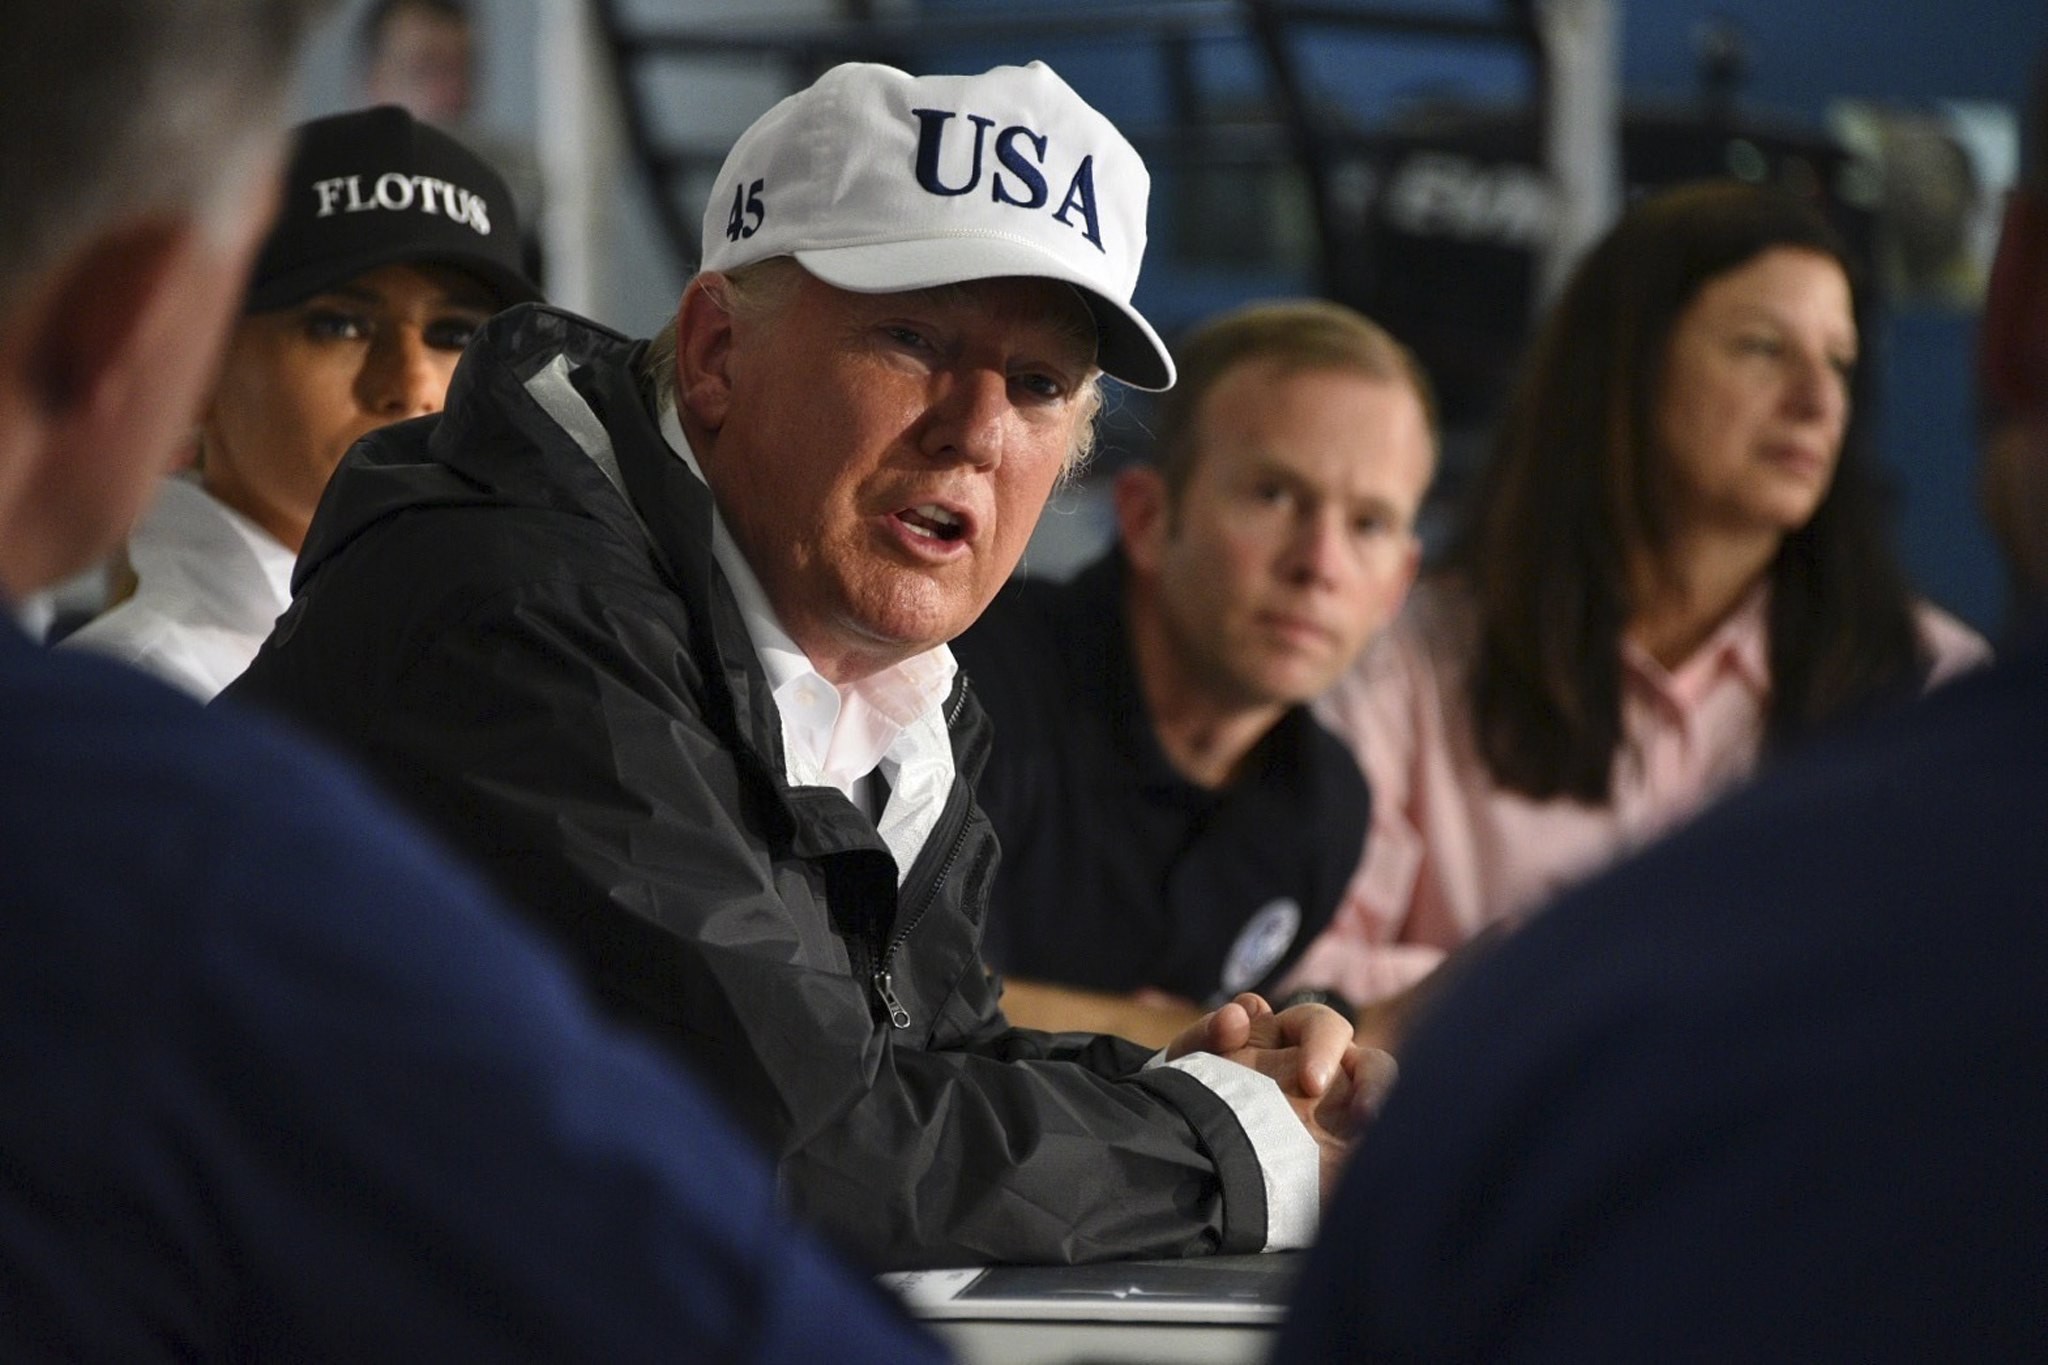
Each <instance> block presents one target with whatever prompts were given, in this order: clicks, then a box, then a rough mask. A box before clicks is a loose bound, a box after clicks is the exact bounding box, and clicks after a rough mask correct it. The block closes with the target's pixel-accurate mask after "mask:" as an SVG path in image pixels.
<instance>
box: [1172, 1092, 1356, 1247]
mask: <svg viewBox="0 0 2048 1365" xmlns="http://www.w3.org/2000/svg"><path fill="white" fill-rule="evenodd" d="M1165 1065H1166V1066H1169V1067H1172V1068H1173V1069H1174V1070H1176V1071H1182V1072H1185V1073H1186V1074H1188V1075H1190V1076H1193V1077H1194V1078H1195V1079H1196V1080H1198V1081H1200V1082H1201V1083H1202V1084H1204V1085H1206V1086H1208V1087H1209V1089H1210V1090H1211V1091H1213V1092H1214V1093H1215V1095H1216V1097H1217V1098H1218V1099H1221V1100H1222V1101H1223V1102H1224V1103H1225V1104H1227V1105H1229V1106H1230V1112H1231V1113H1232V1114H1234V1115H1236V1116H1237V1121H1238V1123H1239V1125H1240V1126H1241V1127H1243V1129H1244V1132H1245V1136H1246V1137H1247V1138H1248V1139H1250V1141H1251V1144H1252V1150H1253V1151H1254V1152H1255V1153H1257V1154H1258V1159H1259V1174H1260V1175H1261V1176H1262V1177H1263V1178H1264V1180H1265V1185H1266V1244H1265V1246H1264V1247H1262V1248H1260V1249H1261V1250H1263V1251H1293V1250H1296V1249H1297V1248H1300V1247H1305V1246H1308V1245H1309V1244H1310V1243H1312V1242H1314V1241H1315V1238H1316V1224H1317V1219H1318V1217H1319V1216H1320V1212H1321V1209H1322V1153H1321V1151H1320V1150H1319V1149H1318V1148H1317V1147H1316V1140H1315V1139H1314V1138H1312V1137H1310V1136H1309V1133H1308V1130H1307V1129H1306V1128H1304V1127H1302V1123H1301V1119H1300V1117H1299V1116H1298V1115H1297V1114H1296V1113H1295V1112H1294V1106H1293V1105H1291V1104H1289V1103H1288V1102H1287V1096H1286V1095H1285V1094H1284V1093H1282V1091H1281V1089H1280V1087H1279V1085H1278V1084H1277V1083H1276V1082H1275V1081H1274V1080H1273V1078H1272V1077H1270V1076H1266V1075H1262V1074H1260V1073H1259V1072H1257V1071H1254V1070H1252V1069H1251V1068H1250V1067H1248V1066H1239V1065H1238V1064H1237V1063H1236V1062H1233V1061H1229V1060H1227V1059H1225V1058H1222V1057H1217V1056H1213V1055H1211V1054H1209V1053H1206V1052H1196V1053H1190V1054H1189V1055H1188V1056H1185V1057H1182V1058H1179V1059H1178V1060H1176V1061H1171V1062H1167V1063H1165Z"/></svg>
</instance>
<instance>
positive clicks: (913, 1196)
mask: <svg viewBox="0 0 2048 1365" xmlns="http://www.w3.org/2000/svg"><path fill="white" fill-rule="evenodd" d="M1148 185H1149V179H1148V176H1147V174H1146V171H1145V167H1144V163H1143V162H1142V161H1140V160H1139V158H1138V155H1137V153H1136V152H1135V151H1134V150H1133V149H1132V148H1131V146H1130V144H1129V143H1128V142H1126V141H1125V140H1124V138H1123V136H1122V135H1121V134H1119V133H1118V132H1117V131H1116V129H1115V128H1114V127H1113V126H1112V125H1111V124H1110V123H1109V121H1108V120H1107V119H1105V118H1103V117H1102V116H1101V115H1100V114H1098V113H1097V112H1096V111H1095V110H1093V109H1091V108H1090V107H1089V106H1088V105H1087V104H1086V103H1084V102H1083V101H1082V100H1081V99H1080V98H1079V97H1078V96H1077V95H1075V93H1074V92H1073V91H1072V90H1071V89H1070V88H1069V87H1068V86H1067V85H1066V84H1065V82H1063V81H1061V80H1060V78H1059V77H1058V76H1057V75H1055V74H1054V73H1053V72H1052V71H1051V70H1050V69H1049V68H1047V67H1045V66H1044V65H1042V64H1038V63H1033V64H1031V65H1029V66H1023V67H998V68H996V69H994V70H992V71H988V72H985V73H982V74H980V75H973V76H916V77H913V76H910V75H906V74H905V73H903V72H901V71H897V70H894V69H892V68H889V67H884V66H875V65H863V64H849V65H845V66H839V67H835V68H833V69H832V70H830V71H828V72H826V73H825V74H824V75H823V76H821V77H819V79H818V80H817V81H816V82H814V83H813V84H812V85H810V86H808V87H806V88H805V89H804V90H801V91H799V92H797V93H796V94H794V95H792V96H790V97H789V98H787V99H785V100H783V101H782V102H781V103H780V104H778V105H776V106H775V107H774V108H773V109H771V110H769V111H768V112H767V113H766V114H764V115H762V117H761V118H760V119H758V120H757V121H756V122H755V123H754V124H753V126H752V127H751V128H749V129H748V130H747V132H745V133H743V134H742V135H741V137H740V138H739V140H738V142H737V143H736V144H735V145H734V147H733V150H732V152H731V154H730V155H729V156H728V157H727V159H726V162H725V165H724V167H723V168H722V170H721V172H720V175H719V177H718V179H717V181H716V183H715V185H714V187H713V189H712V193H711V197H710V201H709V204H708V205H707V208H706V212H705V218H704V227H705V236H704V240H705V242H706V243H707V248H706V253H705V262H704V269H703V270H702V271H701V272H700V273H699V274H698V275H697V276H696V278H695V279H693V280H692V281H691V282H690V283H689V285H688V286H687V287H686V288H685V290H684V292H683V296H682V299H681V302H680V305H679V308H678V310H677V314H676V318H675V321H674V324H673V326H672V327H670V328H668V329H666V330H665V332H664V333H663V334H662V335H661V336H660V337H658V338H656V340H655V341H654V342H653V343H652V344H640V343H635V342H632V341H630V340H628V339H627V338H625V337H622V336H619V335H618V334H617V333H614V332H611V331H609V330H607V329H605V328H603V327H600V326H597V325H595V324H593V323H590V322H588V321H585V320H584V319H581V318H577V317H572V316H570V315H568V314H566V313H562V312H559V311H555V310H551V309H545V308H537V307H531V306H529V307H522V308H515V309H511V310H509V311H508V312H505V313H502V314H500V315H499V316H498V317H496V318H494V319H493V320H492V321H491V322H489V323H487V324H485V326H484V329H483V330H482V331H481V332H479V333H478V334H477V339H476V341H475V342H474V343H472V345H471V347H470V350H469V353H468V355H467V356H466V357H465V358H464V360H463V364H462V368H461V370H460V371H459V372H458V373H457V375H456V378H455V385H454V387H453V388H452V389H451V391H450V393H449V400H448V407H447V409H446V411H444V412H443V413H442V414H441V416H440V417H439V418H438V419H436V420H434V421H430V422H421V423H409V424H407V425H404V426H401V427H394V428H389V429H387V430H386V431H384V432H381V433H378V434H377V435H375V436H372V437H371V438H369V439H368V440H366V441H363V442H361V443H359V444H358V445H357V446H356V447H355V449H354V450H353V451H351V452H350V453H349V456H348V458H347V459H346V460H344V461H343V462H342V466H341V469H340V471H339V472H338V473H337V474H336V476H335V481H334V484H333V486H332V488H331V490H330V494H329V497H328V499H327V500H326V501H325V502H324V503H322V504H321V509H320V514H319V515H318V516H317V517H316V518H315V520H314V525H313V530H312V533H311V535H310V536H309V537H308V539H307V543H306V550H305V552H304V554H303V555H302V556H301V559H300V564H299V578H298V585H297V586H298V592H297V595H296V596H295V598H294V600H293V603H292V608H291V610H290V611H289V612H288V613H286V615H285V617H284V619H283V620H282V621H280V622H279V623H278V628H277V631H276V632H275V633H274V634H273V635H272V636H271V638H270V641H269V642H268V643H267V644H266V645H265V646H264V648H263V652H262V653H261V654H259V655H258V656H257V659H256V662H255V663H254V664H253V665H252V666H251V668H250V670H249V672H248V673H246V674H245V675H243V677H242V679H241V680H240V681H239V682H238V683H237V684H236V685H235V686H234V687H232V688H230V689H229V691H228V692H227V693H226V694H225V698H224V699H225V700H228V701H233V702H235V703H237V704H250V705H258V704H260V705H267V706H274V707H277V708H279V709H280V710H282V711H283V712H285V713H286V714H288V715H290V716H292V717H293V718H295V719H297V720H299V721H302V722H303V723H305V724H307V725H308V726H310V727H312V728H313V729H314V730H316V731H317V732H319V733H321V734H323V735H325V736H327V737H328V738H329V739H330V740H332V741H333V742H335V743H337V744H339V745H341V746H343V747H344V748H346V749H347V750H349V751H351V752H353V753H356V754H358V755H360V756H361V757H362V758H363V759H364V760H365V761H366V762H367V763H368V764H369V765H370V767H371V768H372V769H373V770H374V771H375V772H376V773H377V774H378V776H379V777H380V778H381V779H382V780H383V781H384V783H385V784H386V786H387V788H388V789H389V790H391V791H392V792H394V793H396V794H397V795H399V796H400V797H401V798H402V799H403V800H405V801H406V802H407V803H409V804H410V805H411V806H412V807H413V809H414V810H416V811H417V812H418V813H419V814H420V815H421V816H422V817H423V818H425V819H427V820H428V821H430V822H431V823H432V824H433V825H434V826H435V827H437V828H438V829H439V830H441V831H442V832H443V833H444V834H445V835H446V836H447V837H448V838H449V839H451V840H452V841H453V842H454V843H455V844H456V845H457V846H458V847H460V848H462V849H463V850H465V851H466V852H468V853H469V854H470V855H471V856H472V857H473V858H474V859H476V860H477V862H478V863H479V865H481V866H482V867H484V868H485V869H486V870H488V871H489V872H490V874H491V875H492V876H493V877H494V878H495V879H496V881H497V884H498V886H499V887H500V888H501V889H502V890H503V891H504V893H505V894H506V895H507V896H508V897H510V898H512V899H513V900H515V901H516V902H517V903H519V904H520V905H522V906H523V907H524V908H525V909H526V911H527V912H528V913H529V914H530V915H531V916H533V918H534V919H535V921H536V922H538V923H540V924H543V925H545V926H547V928H548V929H549V930H550V931H551V932H552V933H554V934H555V935H556V937H557V939H558V940H559V941H560V942H562V943H563V944H564V945H566V946H567V948H568V949H569V950H570V951H571V952H572V953H573V954H574V955H575V956H576V957H577V958H578V959H579V960H580V961H581V963H582V964H583V967H584V970H585V971H586V973H587V974H588V976H589V978H590V980H591V981H592V982H593V983H594V984H595V986H596V987H597V989H599V990H600V991H601V992H602V993H603V994H604V996H605V998H606V999H607V1000H608V1001H609V1003H610V1005H611V1007H612V1008H613V1009H614V1010H615V1011H616V1012H617V1013H618V1014H619V1015H620V1016H621V1017H622V1018H626V1019H629V1020H631V1021H632V1022H633V1023H634V1024H635V1025H636V1026H638V1027H640V1028H641V1029H643V1030H645V1031H646V1032H647V1034H648V1035H649V1036H651V1037H655V1038H659V1039H661V1040H662V1041H663V1042H664V1043H665V1044H667V1045H668V1046H670V1047H673V1048H674V1049H675V1050H676V1051H677V1052H678V1053H679V1054H680V1055H682V1056H684V1057H687V1058H689V1059H690V1060H691V1061H692V1062H693V1063H694V1064H695V1065H696V1066H697V1068H698V1069H699V1071H700V1074H702V1075H705V1076H706V1077H708V1078H711V1079H712V1080H713V1081H714V1082H715V1084H716V1085H717V1086H718V1087H719V1089H720V1092H721V1093H722V1094H723V1095H724V1096H725V1097H726V1098H727V1100H728V1101H729V1102H730V1103H731V1104H732V1105H734V1106H735V1108H736V1109H737V1110H738V1112H739V1113H740V1114H742V1115H743V1116H744V1118H745V1121H746V1122H747V1123H748V1124H749V1125H750V1127H751V1129H752V1131H753V1132H754V1134H755V1135H756V1136H757V1137H758V1138H759V1139H760V1140H761V1141H762V1142H763V1143H764V1144H765V1145H766V1146H767V1148H768V1149H769V1150H770V1151H771V1152H772V1153H773V1154H774V1157H775V1159H776V1161H777V1163H778V1165H779V1170H780V1174H781V1180H782V1185H783V1188H784V1190H785V1191H786V1192H787V1193H788V1195H789V1197H790V1200H791V1203H792V1205H793V1206H794V1207H795V1208H796V1209H797V1210H798V1211H799V1212H800V1213H802V1214H804V1215H806V1216H808V1217H811V1218H813V1219H816V1220H817V1221H819V1222H821V1223H822V1224H824V1225H825V1226H827V1227H829V1228H831V1229H832V1230H833V1231H834V1232H835V1233H836V1234H837V1235H838V1236H839V1237H841V1238H842V1239H844V1241H845V1242H846V1243H847V1244H848V1245H850V1246H853V1247H856V1248H858V1249H860V1250H861V1252H863V1253H864V1254H866V1255H868V1256H870V1257H872V1258H874V1259H875V1260H877V1261H878V1262H880V1263H882V1264H884V1265H888V1266H895V1267H910V1266H917V1265H932V1264H949V1265H960V1264H971V1263H975V1262H980V1261H991V1260H994V1261H1078V1260H1094V1259H1102V1258H1107V1257H1117V1256H1140V1255H1154V1256H1171V1255H1189V1254H1197V1253H1203V1252H1211V1251H1219V1250H1229V1251H1258V1250H1262V1249H1267V1248H1282V1247H1292V1246H1300V1245H1303V1244H1305V1243H1306V1242H1307V1241H1308V1240H1309V1238H1310V1237H1311V1236H1312V1235H1313V1233H1314V1228H1315V1221H1316V1218H1317V1215H1318V1211H1319V1209H1320V1204H1321V1196H1322V1192H1323V1191H1324V1189H1325V1188H1326V1187H1327V1182H1328V1181H1329V1180H1330V1179H1331V1178H1332V1177H1333V1175H1334V1172H1335V1171H1336V1169H1337V1168H1338V1166H1339V1165H1340V1164H1341V1162H1342V1160H1343V1158H1344V1156H1345V1154H1346V1153H1347V1152H1348V1150H1349V1143H1348V1133H1349V1123H1350V1108H1349V1106H1348V1105H1347V1104H1346V1103H1345V1096H1346V1094H1347V1093H1348V1091H1349V1090H1350V1089H1351V1088H1352V1087H1353V1085H1354V1084H1355V1083H1356V1082H1357V1080H1358V1078H1359V1076H1360V1072H1359V1067H1360V1064H1361V1062H1362V1061H1364V1060H1365V1059H1363V1058H1362V1057H1361V1055H1360V1054H1359V1053H1358V1052H1357V1050H1356V1049H1354V1048H1353V1047H1352V1045H1351V1028H1350V1025H1349V1024H1348V1022H1346V1021H1345V1020H1343V1019H1342V1018H1341V1017H1340V1016H1338V1015H1337V1014H1336V1013H1335V1012H1333V1011H1331V1010H1328V1009H1323V1008H1320V1007H1315V1006H1305V1007H1302V1008H1299V1009H1296V1010H1289V1011H1282V1012H1278V1013H1276V1012H1274V1011H1272V1010H1271V1009H1270V1007H1269V1006H1268V1005H1267V1004H1266V1002H1265V1001H1264V1000H1262V999H1260V998H1258V997H1256V996H1250V995H1247V996H1244V997H1242V998H1241V999H1240V1000H1238V1001H1233V1002H1230V1003H1228V1004H1226V1005H1224V1006H1222V1007H1221V1008H1219V1009H1218V1010H1216V1011H1214V1012H1213V1013H1212V1014H1211V1015H1209V1016H1207V1017H1205V1018H1204V1019H1203V1020H1201V1021H1199V1022H1197V1023H1196V1024H1194V1025H1192V1026H1190V1028H1189V1029H1188V1030H1187V1032H1185V1033H1184V1034H1182V1035H1181V1036H1180V1037H1179V1038H1177V1039H1176V1040H1175V1042H1174V1046H1173V1047H1172V1048H1171V1049H1169V1055H1168V1056H1166V1057H1163V1058H1155V1057H1153V1056H1152V1055H1151V1054H1150V1052H1149V1050H1147V1049H1143V1048H1140V1047H1138V1046H1135V1045H1133V1044H1130V1043H1127V1042H1124V1041H1123V1040H1120V1039H1115V1038H1108V1037H1101V1036H1095V1035H1084V1034H1047V1033H1040V1032H1034V1031H1030V1030H1024V1029H1016V1028H1012V1027H1010V1025H1009V1023H1008V1021H1007V1020H1005V1019H1004V1017H1003V1015H1002V1012H1001V1010H1000V1009H999V1008H998V1005H997V1000H996V990H995V987H994V985H993V984H992V982H991V981H990V979H989V978H988V976H987V974H986V972H985V971H984V970H983V967H982V961H981V943H980V933H981V926H982V924H983V922H984V920H985V919H986V913H987V901H988V887H989V878H990V874H991V873H992V872H993V870H994V865H995V859H996V841H995V837H994V835H993V833H992V832H991V830H990V828H989V824H988V820H987V818H986V817H985V816H984V815H983V814H982V813H981V811H980V810H979V809H978V808H977V807H976V805H975V803H974V800H973V796H972V792H973V785H974V779H975V777H976V775H977V773H978V772H979V770H980V767H981V764H982V762H983V760H984V757H985V755H986V752H987V747H988V744H989V742H990V741H989V727H988V723H987V720H986V718H985V717H984V716H983V714H982V711H981V708H980V707H979V706H978V705H977V704H976V702H975V700H974V696H973V693H972V691H971V689H970V688H969V687H968V686H967V684H966V682H965V680H964V679H962V678H961V677H959V676H958V674H957V669H956V667H955V664H954V661H953V657H952V655H951V653H950V651H948V649H947V648H946V641H948V640H950V639H951V638H952V637H953V636H955V635H957V634H958V633H959V632H960V631H961V630H963V629H965V628H966V627H967V626H968V625H969V624H970V623H971V622H972V621H973V620H974V618H975V617H976V616H977V615H979V614H980V612H981V610H982V608H983V607H984V606H986V605H987V603H988V600H989V599H990V598H991V597H993V596H994V595H995V592H996V590H997V589H998V588H999V587H1001V586H1002V583H1003V581H1004V580H1005V579H1006V578H1008V576H1009V574H1010V572H1011V570H1012V569H1013V568H1014V567H1015V565H1016V563H1017V558H1018V556H1019V555H1020V554H1021V553H1022V551H1023V548H1024V544H1025V542H1026V540H1027V539H1028V538H1029V536H1030V534H1031V529H1032V527H1033V525H1034V524H1035V523H1036V521H1037V518H1038V514H1039V512H1040V510H1041V509H1042V508H1043V506H1044V503H1045V499H1046V497H1047V495H1048V494H1049V492H1050V491H1051V489H1052V486H1053V484H1054V482H1055V481H1056V480H1057V479H1058V478H1059V477H1060V474H1061V473H1062V471H1063V470H1065V469H1066V468H1067V466H1068V464H1069V462H1070V461H1071V460H1073V459H1075V458H1077V456H1078V455H1079V454H1080V453H1081V451H1082V450H1083V449H1084V448H1085V445H1086V442H1087V439H1088V436H1089V434H1090V426H1089V423H1090V421H1091V420H1092V418H1093V415H1094V412H1095V409H1096V406H1097V403H1098V401H1099V399H1098V391H1097V385H1098V382H1099V376H1100V375H1101V374H1102V373H1107V374H1109V375H1111V376H1116V377H1120V378H1122V379H1125V380H1127V381H1130V382H1133V383H1137V384H1142V385H1146V386H1149V387H1152V388H1164V387H1166V386H1167V385H1169V384H1170V383H1171V382H1172V379H1173V370H1172V365H1171V361H1170V359H1169V357H1168V356H1167V355H1166V352H1165V348H1164V347H1163V346H1162V345H1161V344H1160V342H1159V340H1158V338H1157V337H1156V336H1155V335H1154V334H1153V332H1152V330H1151V328H1150V327H1149V326H1147V325H1146V324H1145V323H1144V321H1143V319H1142V318H1141V317H1140V316H1139V314H1138V313H1137V312H1136V310H1135V309H1134V308H1133V307H1132V306H1131V302H1130V298H1131V291H1132V289H1133V287H1134V286H1135V284H1136V282H1137V276H1138V266H1139V261H1140V258H1141V256H1142V253H1143V245H1144V231H1145V204H1146V197H1147V191H1148ZM1378 1060H1379V1061H1381V1062H1384V1061H1385V1059H1384V1058H1380V1059H1378ZM1240 1062H1242V1063H1244V1064H1242V1065H1240V1064H1239V1063H1240ZM1368 1079H1370V1078H1369V1077H1368Z"/></svg>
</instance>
